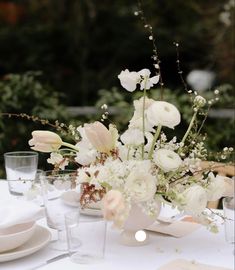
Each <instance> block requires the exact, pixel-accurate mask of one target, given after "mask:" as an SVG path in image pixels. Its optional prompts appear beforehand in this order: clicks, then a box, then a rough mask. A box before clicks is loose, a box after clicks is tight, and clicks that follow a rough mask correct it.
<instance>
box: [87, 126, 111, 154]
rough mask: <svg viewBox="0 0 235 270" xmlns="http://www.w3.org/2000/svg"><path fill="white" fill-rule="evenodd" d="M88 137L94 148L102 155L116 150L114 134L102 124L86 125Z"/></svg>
mask: <svg viewBox="0 0 235 270" xmlns="http://www.w3.org/2000/svg"><path fill="white" fill-rule="evenodd" d="M84 130H85V133H86V137H87V138H88V140H89V141H90V143H91V144H92V146H93V147H94V148H95V149H96V150H98V151H99V152H101V153H107V154H108V153H110V151H111V150H112V149H113V148H114V145H113V138H112V133H111V132H110V131H109V130H108V129H107V128H106V127H105V126H104V125H103V124H102V123H100V122H98V121H96V122H94V123H92V124H85V125H84Z"/></svg>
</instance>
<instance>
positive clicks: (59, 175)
mask: <svg viewBox="0 0 235 270" xmlns="http://www.w3.org/2000/svg"><path fill="white" fill-rule="evenodd" d="M76 178H77V171H73V170H64V171H55V170H54V171H46V172H44V174H42V175H41V185H42V194H43V201H44V205H45V212H46V219H47V225H48V226H49V227H50V228H52V229H55V230H57V232H58V239H57V240H55V241H52V242H51V245H50V247H51V248H52V249H56V250H67V242H66V231H65V220H64V216H65V214H66V213H68V212H71V211H72V210H77V211H79V196H80V195H79V188H78V187H77V184H76Z"/></svg>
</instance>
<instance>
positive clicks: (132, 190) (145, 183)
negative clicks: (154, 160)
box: [125, 167, 157, 203]
mask: <svg viewBox="0 0 235 270" xmlns="http://www.w3.org/2000/svg"><path fill="white" fill-rule="evenodd" d="M156 184H157V179H156V177H154V176H153V175H151V174H150V173H149V172H148V171H147V170H144V169H142V168H141V167H139V168H136V170H134V171H131V173H130V174H129V176H128V177H127V180H126V184H125V190H126V191H127V193H128V194H129V195H130V197H131V199H132V200H133V201H134V202H136V203H138V202H144V201H148V200H150V199H152V198H153V197H154V194H155V193H156Z"/></svg>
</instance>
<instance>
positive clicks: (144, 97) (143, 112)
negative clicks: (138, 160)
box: [141, 79, 147, 159]
mask: <svg viewBox="0 0 235 270" xmlns="http://www.w3.org/2000/svg"><path fill="white" fill-rule="evenodd" d="M146 82H147V79H145V86H144V95H143V111H142V118H143V119H142V125H143V137H144V136H145V99H146ZM141 152H142V154H141V156H142V159H144V143H143V144H142V151H141Z"/></svg>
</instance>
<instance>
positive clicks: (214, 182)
mask: <svg viewBox="0 0 235 270" xmlns="http://www.w3.org/2000/svg"><path fill="white" fill-rule="evenodd" d="M208 178H209V179H208V180H209V185H208V187H207V190H206V192H207V199H208V201H216V200H218V199H220V198H221V197H222V196H223V194H224V193H225V190H226V186H225V181H224V177H223V176H220V175H217V176H216V177H215V176H214V174H213V173H212V172H211V173H209V175H208Z"/></svg>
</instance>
